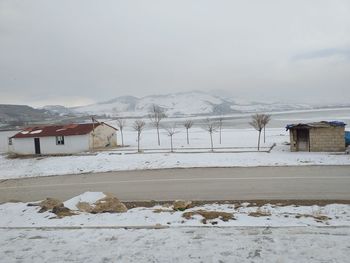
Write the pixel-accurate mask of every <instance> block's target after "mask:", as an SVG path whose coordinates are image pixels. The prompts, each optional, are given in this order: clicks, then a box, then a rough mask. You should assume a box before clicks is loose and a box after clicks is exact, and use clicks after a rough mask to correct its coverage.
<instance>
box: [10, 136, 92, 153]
mask: <svg viewBox="0 0 350 263" xmlns="http://www.w3.org/2000/svg"><path fill="white" fill-rule="evenodd" d="M38 138H40V150H41V154H71V153H79V152H84V151H88V150H89V135H74V136H64V145H56V137H55V136H48V137H38ZM9 151H10V152H12V153H16V154H21V155H29V154H35V146H34V138H14V139H12V146H9Z"/></svg>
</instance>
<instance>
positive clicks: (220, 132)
mask: <svg viewBox="0 0 350 263" xmlns="http://www.w3.org/2000/svg"><path fill="white" fill-rule="evenodd" d="M220 144H221V124H220Z"/></svg>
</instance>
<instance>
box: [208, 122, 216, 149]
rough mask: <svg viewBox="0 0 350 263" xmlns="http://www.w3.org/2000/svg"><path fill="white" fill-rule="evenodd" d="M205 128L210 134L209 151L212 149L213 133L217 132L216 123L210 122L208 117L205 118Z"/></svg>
mask: <svg viewBox="0 0 350 263" xmlns="http://www.w3.org/2000/svg"><path fill="white" fill-rule="evenodd" d="M205 130H206V131H207V132H209V135H210V146H211V151H212V152H213V151H214V144H213V133H214V132H217V125H216V124H215V123H213V122H211V121H210V120H209V119H207V124H206V127H205Z"/></svg>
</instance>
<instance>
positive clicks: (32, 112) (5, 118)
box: [0, 104, 53, 125]
mask: <svg viewBox="0 0 350 263" xmlns="http://www.w3.org/2000/svg"><path fill="white" fill-rule="evenodd" d="M52 117H53V113H52V112H50V111H47V110H44V109H34V108H32V107H30V106H27V105H10V104H0V123H2V124H13V125H23V124H25V123H28V122H35V121H42V120H45V119H47V118H52Z"/></svg>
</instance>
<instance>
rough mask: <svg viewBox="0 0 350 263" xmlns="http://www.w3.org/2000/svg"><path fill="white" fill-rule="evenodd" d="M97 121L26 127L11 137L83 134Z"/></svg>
mask: <svg viewBox="0 0 350 263" xmlns="http://www.w3.org/2000/svg"><path fill="white" fill-rule="evenodd" d="M102 124H104V123H103V122H99V123H80V124H74V123H73V124H67V125H49V126H35V127H28V128H26V129H24V130H22V131H20V132H19V133H17V134H15V135H14V136H13V137H12V138H30V137H47V136H70V135H84V134H88V133H90V132H91V131H92V130H93V129H94V128H96V127H98V126H99V125H102ZM106 125H107V124H106ZM107 126H109V127H111V128H113V129H116V128H114V127H112V126H110V125H107Z"/></svg>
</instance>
